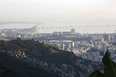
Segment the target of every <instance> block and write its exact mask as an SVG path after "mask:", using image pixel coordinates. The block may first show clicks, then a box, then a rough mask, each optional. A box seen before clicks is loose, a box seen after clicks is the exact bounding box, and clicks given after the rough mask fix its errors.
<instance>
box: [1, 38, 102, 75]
mask: <svg viewBox="0 0 116 77" xmlns="http://www.w3.org/2000/svg"><path fill="white" fill-rule="evenodd" d="M0 52H1V53H0V62H2V63H4V64H5V65H6V66H8V67H9V68H10V69H12V70H14V71H15V72H16V73H18V74H20V75H21V76H23V77H25V75H26V76H27V77H29V76H30V77H31V76H32V75H37V76H38V74H39V75H41V77H45V76H44V75H46V77H49V76H51V75H53V76H52V77H56V75H55V74H57V75H59V76H65V77H71V76H74V77H82V76H84V77H88V75H89V74H90V73H91V72H93V71H94V70H96V69H99V70H101V69H103V67H102V66H103V65H102V64H101V63H98V62H92V61H90V60H85V59H82V58H78V57H77V56H75V55H74V54H73V53H71V52H67V51H62V50H59V49H57V48H55V47H53V46H50V45H47V44H44V43H39V42H38V41H34V40H21V39H19V38H18V39H16V40H12V41H8V42H5V41H0ZM8 54H9V55H8ZM9 59H10V60H9ZM11 62H12V63H11ZM20 63H21V64H20ZM14 66H15V67H14ZM17 67H18V68H17ZM41 70H43V72H42V71H41ZM38 72H40V73H38ZM48 72H49V73H48ZM54 73H55V74H54ZM28 74H31V75H28ZM35 77H36V76H35Z"/></svg>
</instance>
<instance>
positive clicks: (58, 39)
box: [0, 26, 116, 62]
mask: <svg viewBox="0 0 116 77" xmlns="http://www.w3.org/2000/svg"><path fill="white" fill-rule="evenodd" d="M0 37H1V40H5V41H8V40H12V39H15V38H22V39H34V40H38V41H39V42H44V43H45V44H49V45H52V46H54V47H57V48H58V49H61V50H65V51H68V52H73V53H74V54H75V55H76V56H78V57H81V58H84V59H89V60H92V61H98V62H101V61H102V58H103V55H104V53H105V52H106V50H107V49H108V50H109V51H110V53H111V58H112V60H113V61H114V62H116V59H115V57H116V53H115V51H116V46H115V45H116V44H115V40H116V34H115V33H109V34H106V33H104V34H82V33H77V32H76V30H75V29H71V31H69V32H66V31H64V32H57V31H55V32H53V33H37V26H34V27H32V28H27V29H16V28H15V29H1V30H0Z"/></svg>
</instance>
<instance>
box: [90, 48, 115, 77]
mask: <svg viewBox="0 0 116 77" xmlns="http://www.w3.org/2000/svg"><path fill="white" fill-rule="evenodd" d="M102 62H103V64H104V66H105V67H104V72H103V73H101V72H100V71H99V70H96V71H95V72H93V73H91V74H90V75H89V77H116V64H115V62H113V61H112V60H111V59H110V53H109V52H108V50H107V51H106V53H105V55H104V57H103V59H102Z"/></svg>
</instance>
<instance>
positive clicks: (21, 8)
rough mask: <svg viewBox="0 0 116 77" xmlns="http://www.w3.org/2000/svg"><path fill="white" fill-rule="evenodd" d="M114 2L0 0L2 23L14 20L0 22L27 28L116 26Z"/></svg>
mask: <svg viewBox="0 0 116 77" xmlns="http://www.w3.org/2000/svg"><path fill="white" fill-rule="evenodd" d="M115 3H116V0H0V22H5V23H7V22H12V24H11V23H10V24H9V23H8V24H0V28H3V26H4V27H5V28H13V27H15V28H22V27H23V28H27V27H32V26H35V25H37V23H40V25H39V26H40V27H41V26H47V27H49V26H70V25H72V26H85V25H108V24H109V25H115V24H116V23H115V21H116V5H115ZM13 22H14V23H13ZM15 22H20V24H19V23H18V24H16V23H15ZM21 22H27V24H26V23H25V24H24V23H22V24H21ZM29 23H31V24H29ZM111 30H112V29H111ZM111 30H109V31H111ZM104 32H105V31H104Z"/></svg>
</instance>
